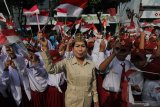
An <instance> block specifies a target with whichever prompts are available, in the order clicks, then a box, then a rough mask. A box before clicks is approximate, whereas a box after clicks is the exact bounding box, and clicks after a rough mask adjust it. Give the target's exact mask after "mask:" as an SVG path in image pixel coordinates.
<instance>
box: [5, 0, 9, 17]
mask: <svg viewBox="0 0 160 107" xmlns="http://www.w3.org/2000/svg"><path fill="white" fill-rule="evenodd" d="M4 4H5V6H6V9H7V11H8V14H9V16H11V13H10V11H9V9H8V6H7V3H6V0H4Z"/></svg>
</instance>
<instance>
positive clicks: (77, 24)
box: [75, 18, 82, 29]
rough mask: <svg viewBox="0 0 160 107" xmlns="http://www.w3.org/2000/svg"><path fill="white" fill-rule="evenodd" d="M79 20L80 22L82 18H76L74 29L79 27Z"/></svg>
mask: <svg viewBox="0 0 160 107" xmlns="http://www.w3.org/2000/svg"><path fill="white" fill-rule="evenodd" d="M81 22H82V18H81V19H79V20H76V22H75V23H76V25H75V28H76V29H79V27H80V25H81Z"/></svg>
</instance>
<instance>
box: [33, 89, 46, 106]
mask: <svg viewBox="0 0 160 107" xmlns="http://www.w3.org/2000/svg"><path fill="white" fill-rule="evenodd" d="M46 93H47V90H46V91H44V92H36V91H31V98H32V99H31V102H32V107H46Z"/></svg>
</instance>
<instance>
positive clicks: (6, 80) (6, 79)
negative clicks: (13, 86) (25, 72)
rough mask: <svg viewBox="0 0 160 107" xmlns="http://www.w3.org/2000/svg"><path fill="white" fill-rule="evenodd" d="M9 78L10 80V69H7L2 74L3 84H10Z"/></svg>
mask: <svg viewBox="0 0 160 107" xmlns="http://www.w3.org/2000/svg"><path fill="white" fill-rule="evenodd" d="M9 80H10V78H9V70H8V71H7V70H6V71H4V72H3V73H2V76H1V81H2V84H3V86H5V87H7V86H8V84H9Z"/></svg>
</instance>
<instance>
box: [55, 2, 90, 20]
mask: <svg viewBox="0 0 160 107" xmlns="http://www.w3.org/2000/svg"><path fill="white" fill-rule="evenodd" d="M88 1H89V0H62V1H61V3H60V5H59V6H58V7H56V9H55V10H57V9H58V8H60V9H66V10H67V17H79V16H80V15H81V13H82V12H83V9H84V8H85V7H86V6H87V3H88Z"/></svg>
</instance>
